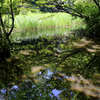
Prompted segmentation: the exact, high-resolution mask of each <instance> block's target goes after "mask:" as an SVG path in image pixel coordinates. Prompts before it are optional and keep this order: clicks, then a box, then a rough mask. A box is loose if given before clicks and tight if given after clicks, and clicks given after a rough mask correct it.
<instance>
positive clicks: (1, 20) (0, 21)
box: [0, 12, 7, 34]
mask: <svg viewBox="0 0 100 100" xmlns="http://www.w3.org/2000/svg"><path fill="white" fill-rule="evenodd" d="M0 24H1V27H2V29H3V32H4V33H5V34H7V32H6V29H5V25H4V22H3V19H2V14H1V12H0Z"/></svg>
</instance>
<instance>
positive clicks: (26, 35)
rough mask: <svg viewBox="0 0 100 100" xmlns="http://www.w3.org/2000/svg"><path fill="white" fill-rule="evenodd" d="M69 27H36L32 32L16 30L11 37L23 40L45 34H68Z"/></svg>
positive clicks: (14, 39) (15, 39)
mask: <svg viewBox="0 0 100 100" xmlns="http://www.w3.org/2000/svg"><path fill="white" fill-rule="evenodd" d="M67 31H68V30H67V29H66V28H65V27H60V28H52V29H47V28H46V29H43V30H41V29H36V30H34V31H32V32H26V31H25V32H24V31H23V32H16V33H13V34H12V35H11V39H12V40H13V41H21V40H26V39H34V38H39V37H41V36H42V37H43V36H47V37H48V36H54V35H57V36H59V35H66V33H67Z"/></svg>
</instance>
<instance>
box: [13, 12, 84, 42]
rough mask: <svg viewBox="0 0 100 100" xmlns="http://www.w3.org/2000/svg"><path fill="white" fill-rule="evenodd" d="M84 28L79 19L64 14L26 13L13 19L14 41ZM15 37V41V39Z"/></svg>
mask: <svg viewBox="0 0 100 100" xmlns="http://www.w3.org/2000/svg"><path fill="white" fill-rule="evenodd" d="M82 27H83V28H84V27H85V24H83V21H82V20H81V19H79V18H76V19H75V18H73V17H72V16H71V15H69V14H66V13H61V12H60V13H40V12H38V13H30V12H28V13H26V14H25V15H22V14H19V15H17V16H16V18H15V31H14V34H13V35H12V38H14V40H18V39H19V38H21V37H22V38H24V39H25V38H32V37H39V36H44V35H46V36H48V35H54V34H61V35H62V34H66V33H68V32H69V31H71V30H74V29H78V28H82ZM15 37H16V39H15Z"/></svg>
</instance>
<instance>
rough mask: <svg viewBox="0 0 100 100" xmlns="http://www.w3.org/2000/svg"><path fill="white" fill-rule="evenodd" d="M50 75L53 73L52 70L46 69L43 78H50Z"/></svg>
mask: <svg viewBox="0 0 100 100" xmlns="http://www.w3.org/2000/svg"><path fill="white" fill-rule="evenodd" d="M52 75H53V72H52V71H50V70H49V69H48V70H47V73H46V75H44V78H46V79H50V78H51V77H52Z"/></svg>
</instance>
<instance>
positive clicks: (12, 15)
mask: <svg viewBox="0 0 100 100" xmlns="http://www.w3.org/2000/svg"><path fill="white" fill-rule="evenodd" d="M12 6H13V5H12V0H10V11H11V17H12V25H11V29H10V31H9V32H8V33H7V37H9V36H10V35H11V33H12V31H13V29H14V12H13V7H12Z"/></svg>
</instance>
